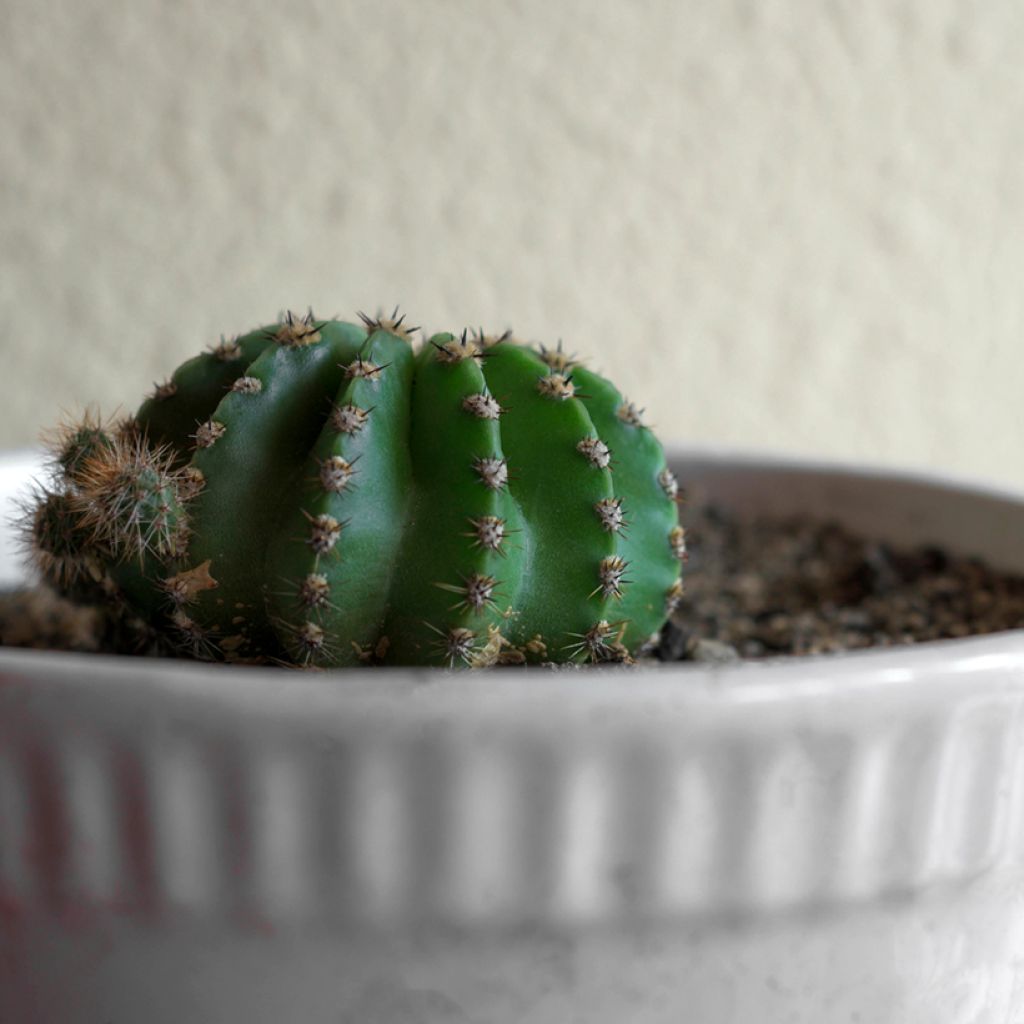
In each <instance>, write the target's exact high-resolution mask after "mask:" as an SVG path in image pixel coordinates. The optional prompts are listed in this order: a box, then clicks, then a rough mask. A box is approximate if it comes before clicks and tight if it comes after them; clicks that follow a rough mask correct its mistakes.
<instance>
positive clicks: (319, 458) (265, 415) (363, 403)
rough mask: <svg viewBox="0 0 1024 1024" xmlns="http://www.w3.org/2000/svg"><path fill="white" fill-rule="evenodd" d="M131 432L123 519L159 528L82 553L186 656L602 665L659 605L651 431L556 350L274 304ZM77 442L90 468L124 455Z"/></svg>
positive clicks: (195, 367)
mask: <svg viewBox="0 0 1024 1024" xmlns="http://www.w3.org/2000/svg"><path fill="white" fill-rule="evenodd" d="M133 429H134V434H135V437H136V445H137V449H138V450H139V451H144V452H151V453H154V454H153V456H152V458H153V459H154V460H155V462H156V463H157V465H156V466H155V467H149V468H147V470H146V471H147V472H148V473H149V474H150V477H153V479H152V480H151V481H150V484H149V485H147V487H143V488H141V489H140V491H139V494H138V495H136V499H134V500H137V505H138V508H140V509H142V510H143V511H142V512H140V513H139V516H141V518H142V519H145V520H146V522H151V521H152V519H153V515H152V508H153V507H154V506H158V507H159V509H160V510H161V511H159V515H160V516H163V517H164V518H165V519H167V520H168V522H169V523H170V527H168V528H167V529H164V530H163V532H162V533H157V534H154V536H155V537H156V539H157V540H158V541H160V543H154V542H153V537H152V536H151V537H150V543H146V544H135V546H134V547H133V548H131V550H132V551H133V554H132V556H131V557H125V556H124V554H123V551H122V552H121V553H120V554H119V553H118V552H119V551H120V549H118V546H117V543H115V541H116V537H113V535H111V537H113V539H110V538H106V539H105V540H104V543H105V545H106V546H105V547H104V548H103V549H102V550H101V552H100V553H101V554H104V553H105V554H107V555H109V556H110V557H108V559H107V563H108V571H109V574H110V577H111V578H112V580H113V581H114V583H116V585H117V586H118V587H119V588H120V590H121V591H122V592H123V594H124V596H125V598H126V600H127V601H128V603H129V604H130V605H132V606H134V607H135V608H137V609H140V610H142V611H144V612H145V613H146V614H147V615H148V616H149V617H150V618H151V619H152V620H154V621H158V620H162V621H163V622H164V624H165V626H166V628H167V629H168V630H169V632H170V633H171V634H172V635H173V636H175V637H176V639H177V641H178V642H179V643H180V644H181V645H183V646H184V647H185V648H187V649H189V650H191V651H192V652H193V653H194V654H196V655H198V656H201V657H208V658H215V659H225V660H232V661H259V660H286V661H290V662H296V663H299V664H308V665H317V666H341V665H352V664H360V663H365V662H367V661H374V662H392V663H400V664H448V665H462V664H466V665H480V664H493V663H495V662H508V661H512V662H514V661H542V660H552V661H566V660H604V659H606V658H607V659H614V658H621V657H628V656H629V655H630V654H632V653H635V652H636V651H637V650H638V649H639V648H640V647H641V646H642V645H643V644H644V643H645V642H646V641H647V640H648V639H649V638H650V636H651V635H652V634H653V633H655V632H656V631H657V630H658V629H659V628H660V626H661V625H662V623H663V622H664V620H665V618H666V614H667V612H668V611H669V610H670V609H671V607H672V605H673V603H674V602H675V601H676V600H677V599H678V594H679V591H680V560H681V558H682V557H683V542H682V531H681V529H680V527H679V521H678V511H677V504H676V491H675V482H674V480H673V479H672V477H671V474H670V472H669V471H668V469H667V467H666V464H665V458H664V453H663V451H662V448H661V445H660V444H659V443H658V441H657V440H656V438H655V437H654V435H653V434H652V433H651V432H650V431H649V430H648V429H647V428H646V427H645V426H643V425H642V424H641V423H640V420H639V416H638V414H637V413H636V410H635V409H634V408H633V406H631V405H630V404H629V403H627V402H625V401H624V400H623V398H622V396H621V395H620V394H619V392H618V391H617V390H616V389H615V388H614V387H613V386H612V385H611V384H610V383H609V382H608V381H606V380H605V379H603V378H602V377H600V376H598V375H597V374H595V373H593V372H591V371H589V370H587V369H585V368H583V367H581V366H578V365H576V364H575V363H574V362H573V361H572V360H570V359H568V358H567V357H566V356H565V355H564V354H563V353H562V352H561V349H560V348H559V350H557V351H548V350H544V349H541V350H540V351H539V352H538V351H534V350H532V349H530V348H528V347H526V346H523V345H520V344H518V343H515V342H514V341H512V340H511V339H509V338H505V337H503V338H499V339H490V338H486V337H484V336H482V335H474V336H468V335H465V334H464V335H461V336H455V335H450V334H443V335H435V336H434V337H433V338H431V339H429V340H428V341H427V342H426V343H424V344H423V345H421V346H420V347H419V349H418V350H416V349H414V347H413V346H412V344H411V343H410V341H409V338H408V335H407V332H406V331H404V330H403V329H402V327H401V324H400V322H399V323H398V324H395V323H392V322H390V321H368V322H367V323H366V324H365V325H364V326H356V325H352V324H345V323H341V322H338V321H333V320H331V321H323V320H313V318H312V316H309V317H305V318H298V317H294V316H291V315H289V317H288V318H287V319H286V320H285V322H284V323H283V324H279V325H274V326H272V327H268V328H262V329H260V330H258V331H254V332H252V333H250V334H248V335H245V336H243V337H240V338H238V339H237V340H234V341H230V342H222V343H221V345H219V346H218V347H217V348H216V349H214V350H213V351H212V352H208V353H205V354H203V355H201V356H199V357H197V358H196V359H193V360H190V361H189V362H187V363H185V364H184V365H182V366H181V367H180V368H179V369H178V370H177V372H176V373H175V374H174V376H173V377H172V378H171V380H170V381H169V382H168V383H166V384H164V385H160V386H159V387H158V388H157V389H156V392H155V394H154V395H153V397H151V398H150V399H148V400H147V401H146V402H145V403H144V404H143V406H142V407H141V408H140V410H139V412H138V414H137V416H136V423H135V424H134V425H133ZM90 444H91V445H92V446H93V448H97V449H98V451H99V454H89V456H88V457H87V458H86V464H85V469H84V470H83V472H85V473H86V474H88V473H89V472H90V468H89V467H90V466H92V467H93V469H92V470H91V471H92V472H93V473H94V475H95V466H96V465H104V464H105V461H104V460H106V462H110V461H111V458H115V459H116V458H120V459H121V460H122V461H123V459H124V454H123V448H124V445H123V444H121V443H118V444H113V445H112V446H111V447H110V448H105V447H104V445H103V444H102V440H101V441H100V442H99V443H97V441H96V439H95V438H94V437H92V436H91V435H90ZM111 452H113V453H114V455H113V456H111V455H110V453H111ZM161 473H164V477H166V476H167V474H170V476H171V477H173V487H172V490H174V494H173V495H170V496H168V495H167V494H166V493H165V492H166V490H167V487H168V486H169V485H168V482H167V479H165V478H164V477H161V478H160V479H156V478H157V477H160V474H161ZM67 487H68V489H69V491H70V492H76V487H75V484H74V482H73V481H68V482H67ZM165 499H168V500H165ZM69 500H71V501H72V503H73V504H74V503H76V502H77V504H78V506H79V507H81V508H82V509H87V508H89V507H91V506H92V505H95V503H96V501H97V500H98V498H97V496H96V495H95V494H92V493H83V494H82V495H77V493H73V494H72V497H71V499H69ZM132 508H133V510H134V509H135V506H133V507H132ZM146 509H149V512H146V511H145V510H146ZM83 514H84V513H83ZM132 514H134V511H133V513H132ZM147 516H148V519H147V518H146V517H147ZM182 517H184V523H185V526H182V525H181V522H180V521H181V520H182ZM151 532H152V531H151ZM129 547H131V546H129ZM95 554H96V552H92V556H95ZM62 565H63V563H62Z"/></svg>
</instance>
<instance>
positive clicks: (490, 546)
mask: <svg viewBox="0 0 1024 1024" xmlns="http://www.w3.org/2000/svg"><path fill="white" fill-rule="evenodd" d="M469 523H470V525H471V526H472V527H473V532H472V533H469V534H466V536H467V537H475V538H476V540H475V541H474V542H473V546H474V547H477V546H479V547H482V548H486V549H487V550H488V551H497V552H499V553H500V552H501V545H502V543H503V542H504V540H505V534H506V532H507V531H506V528H505V520H504V519H502V518H501V517H500V516H480V517H479V518H478V519H470V520H469Z"/></svg>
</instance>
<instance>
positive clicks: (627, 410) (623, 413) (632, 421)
mask: <svg viewBox="0 0 1024 1024" xmlns="http://www.w3.org/2000/svg"><path fill="white" fill-rule="evenodd" d="M615 415H616V416H618V418H619V419H620V420H621V421H622V422H623V423H626V424H628V425H629V426H631V427H642V426H643V425H644V420H643V415H644V411H643V409H638V408H637V407H636V406H635V405H634V404H633V403H632V402H623V403H622V405H620V406H619V407H618V409H616V410H615Z"/></svg>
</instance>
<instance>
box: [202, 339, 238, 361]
mask: <svg viewBox="0 0 1024 1024" xmlns="http://www.w3.org/2000/svg"><path fill="white" fill-rule="evenodd" d="M210 355H212V356H213V358H214V359H219V360H220V361H221V362H222V363H232V362H234V361H235V360H236V359H240V358H241V357H242V346H241V345H240V344H239V343H238V338H225V337H223V335H222V336H221V339H220V343H219V344H217V345H214V346H213V347H211V349H210Z"/></svg>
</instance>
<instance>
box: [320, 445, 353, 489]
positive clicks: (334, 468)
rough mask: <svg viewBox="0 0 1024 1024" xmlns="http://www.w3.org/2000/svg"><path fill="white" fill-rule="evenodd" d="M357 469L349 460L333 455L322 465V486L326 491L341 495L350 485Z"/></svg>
mask: <svg viewBox="0 0 1024 1024" xmlns="http://www.w3.org/2000/svg"><path fill="white" fill-rule="evenodd" d="M354 475H355V469H354V468H353V467H352V463H351V462H349V461H348V459H345V458H342V457H341V456H340V455H332V456H330V458H327V459H324V461H323V462H321V463H320V486H321V487H323V489H324V490H325V491H330V492H332V493H334V494H339V493H340V492H341V491H343V490H345V488H346V487H347V486H348V485H349V482H350V481H351V479H352V477H353V476H354Z"/></svg>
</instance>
